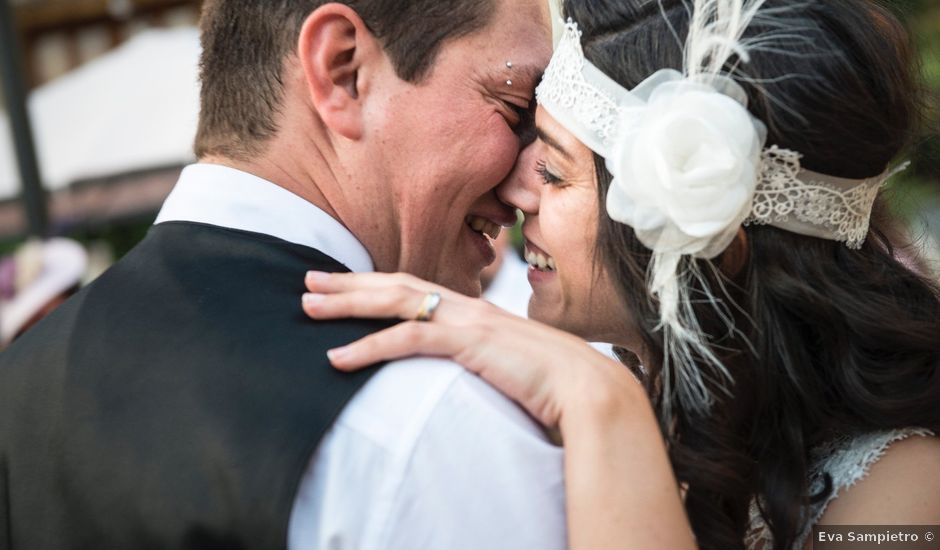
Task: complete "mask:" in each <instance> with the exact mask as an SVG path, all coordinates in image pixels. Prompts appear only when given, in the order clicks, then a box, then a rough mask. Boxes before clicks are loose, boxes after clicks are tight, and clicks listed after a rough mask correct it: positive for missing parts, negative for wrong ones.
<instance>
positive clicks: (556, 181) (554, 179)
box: [535, 160, 563, 185]
mask: <svg viewBox="0 0 940 550" xmlns="http://www.w3.org/2000/svg"><path fill="white" fill-rule="evenodd" d="M535 173H537V174H538V175H539V177H541V178H542V182H543V183H545V184H546V185H560V184H561V183H562V182H563V180H562V179H561V178H560V177H558V176H556V175H555V174H553V173H552V172H551V171H550V170H549V169H548V166H546V165H545V161H543V160H540V161H538V162H537V163H536V165H535Z"/></svg>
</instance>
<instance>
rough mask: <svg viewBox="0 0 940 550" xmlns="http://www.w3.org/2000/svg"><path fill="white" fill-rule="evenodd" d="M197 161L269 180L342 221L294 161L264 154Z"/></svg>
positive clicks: (309, 177) (209, 157)
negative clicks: (277, 158) (258, 156)
mask: <svg viewBox="0 0 940 550" xmlns="http://www.w3.org/2000/svg"><path fill="white" fill-rule="evenodd" d="M199 162H200V163H205V164H219V165H221V166H227V167H229V168H234V169H236V170H241V171H242V172H247V173H249V174H252V175H254V176H257V177H259V178H262V179H264V180H267V181H270V182H271V183H273V184H275V185H278V186H280V187H283V188H284V189H286V190H288V191H290V192H291V193H293V194H295V195H297V196H299V197H301V198H303V199H304V200H306V201H307V202H309V203H311V204H313V205H315V206H317V207H318V208H320V209H321V210H323V211H324V212H326V213H327V214H329V215H330V216H331V217H332V218H333V219H335V220H337V221H339V222H341V223H342V220H341V219H340V218H339V216H338V215H337V213H336V210H335V209H334V208H333V206H332V205H331V204H330V201H329V200H327V198H326V196H325V195H324V194H323V192H322V191H321V189H320V186H319V185H318V184H317V179H316V178H314V177H313V175H311V174H309V173H308V172H306V171H304V170H303V169H301V167H300V166H298V165H297V164H295V163H290V162H288V163H281V162H277V161H275V160H274V159H271V158H268V157H266V156H262V157H260V158H258V159H252V160H236V159H232V158H228V157H223V156H213V155H207V156H204V157H202V158H200V159H199Z"/></svg>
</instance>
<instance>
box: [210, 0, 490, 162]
mask: <svg viewBox="0 0 940 550" xmlns="http://www.w3.org/2000/svg"><path fill="white" fill-rule="evenodd" d="M328 1H329V0H206V1H205V3H204V4H203V10H202V19H201V22H200V26H201V30H202V48H203V51H202V58H201V61H200V79H201V81H202V91H201V113H200V116H199V130H198V132H197V134H196V143H195V153H196V156H197V157H200V158H202V157H204V156H206V155H221V156H224V157H228V158H235V159H240V160H246V159H249V158H251V157H252V156H255V155H257V154H259V153H261V152H262V151H263V147H264V144H265V141H266V140H267V139H268V138H270V137H272V136H273V135H274V134H275V133H276V132H277V124H276V120H275V119H276V115H277V113H278V111H279V109H280V107H281V102H282V95H283V82H282V79H281V73H282V70H283V67H284V62H285V60H286V59H287V57H288V55H290V54H292V53H294V52H295V49H296V47H297V40H298V36H299V34H300V29H301V27H302V26H303V23H304V21H305V20H306V19H307V16H309V15H310V13H311V12H313V11H314V10H315V9H317V8H318V7H320V6H321V5H324V4H326V3H328ZM338 1H339V3H341V4H345V5H348V6H350V7H351V8H353V9H354V10H356V12H357V13H358V14H359V16H360V17H362V20H363V21H364V22H365V24H366V25H367V26H368V28H369V30H370V31H371V32H372V33H373V34H374V35H375V36H376V37H377V38H378V39H379V40H380V41H381V43H382V45H383V46H384V48H385V51H386V53H387V54H388V55H389V57H390V59H391V61H392V63H393V64H394V66H395V71H396V73H397V74H398V76H399V77H400V78H402V79H403V80H406V81H409V82H419V81H420V80H421V79H422V78H424V77H425V76H426V75H427V74H428V72H429V71H430V69H431V67H432V66H433V64H434V60H435V58H436V56H437V53H438V52H439V51H440V49H441V47H442V45H443V44H444V43H445V42H446V41H448V40H450V39H453V38H458V37H461V36H466V35H469V34H472V33H473V32H475V31H477V30H479V29H482V28H484V27H486V25H487V24H488V23H489V20H490V18H491V16H492V12H493V9H492V4H493V3H494V0H338Z"/></svg>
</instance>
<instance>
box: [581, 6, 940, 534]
mask: <svg viewBox="0 0 940 550" xmlns="http://www.w3.org/2000/svg"><path fill="white" fill-rule="evenodd" d="M763 9H770V10H777V9H785V10H786V12H785V14H782V15H779V14H778V15H776V16H775V17H778V18H779V17H786V19H787V20H788V23H789V25H792V26H793V27H794V28H798V29H799V31H798V38H794V37H793V35H792V34H791V36H790V38H786V37H783V36H781V37H780V38H778V39H776V40H775V41H774V43H771V44H765V47H764V48H762V49H761V50H760V51H755V52H753V53H752V58H751V60H750V62H748V63H747V64H744V65H742V66H741V67H740V69H739V70H738V72H737V73H736V74H738V75H739V76H742V77H744V78H743V79H739V81H740V82H741V83H742V85H743V86H744V87H745V89H746V90H747V93H748V95H749V100H750V106H749V109H750V111H751V112H752V113H753V114H754V115H755V116H756V117H757V118H758V119H760V120H761V121H763V122H764V123H765V124H766V125H767V127H768V129H769V137H768V141H767V143H768V145H771V144H775V145H778V146H780V147H782V148H785V149H791V150H794V151H798V152H800V153H802V154H803V166H804V167H805V168H807V169H809V170H813V171H816V172H821V173H823V174H828V175H832V176H840V177H845V178H867V177H871V176H876V175H878V174H880V173H882V172H883V171H885V169H886V167H887V166H888V165H889V163H891V162H892V160H893V159H895V158H896V157H897V156H898V155H899V154H900V153H902V152H903V151H905V150H906V149H907V147H908V146H909V145H910V142H911V141H912V138H913V136H914V135H915V131H916V129H917V127H918V124H919V113H921V112H922V110H921V108H920V107H921V106H920V104H919V100H918V98H919V97H921V96H920V93H919V87H918V85H917V82H918V78H917V74H918V73H917V71H916V68H915V65H914V61H913V59H914V56H913V51H914V50H913V48H912V46H911V43H910V39H909V37H908V35H907V33H906V32H905V30H904V28H903V26H902V25H901V24H900V23H899V22H898V21H897V20H896V19H895V18H894V16H893V15H891V14H890V13H889V12H888V11H886V10H885V9H883V8H881V7H879V6H878V5H876V4H873V3H871V2H868V1H864V0H806V1H800V2H794V1H793V0H768V1H767V3H766V5H765V8H763ZM564 11H565V15H566V16H568V17H571V18H573V19H574V20H575V21H576V22H577V23H578V24H579V26H580V28H581V30H582V31H583V35H582V39H581V41H582V45H583V47H584V52H585V56H586V57H587V58H588V59H589V60H590V61H591V62H592V63H594V65H596V66H597V67H598V68H600V69H601V70H602V71H603V72H605V73H606V74H607V75H609V76H611V77H612V78H613V79H614V80H616V81H618V82H619V83H620V84H621V85H623V86H624V87H626V88H632V87H634V86H636V85H637V84H639V83H640V82H641V81H643V80H644V79H645V78H646V77H648V76H650V75H651V74H652V73H654V72H655V71H656V70H658V69H662V68H674V69H681V68H682V47H681V45H680V44H679V43H678V42H677V36H676V35H678V37H679V38H682V39H683V40H684V37H685V36H686V34H687V32H688V23H689V12H688V9H687V5H685V4H683V3H682V2H680V1H678V0H674V1H670V0H662V1H657V0H566V2H565V6H564ZM767 31H768V27H767V26H766V21H765V22H761V21H760V20H757V21H755V23H753V24H752V25H751V27H750V29H749V30H748V32H747V33H746V35H745V36H753V35H755V34H762V33H765V32H767ZM595 162H596V169H597V174H598V182H599V185H598V192H599V197H600V201H599V204H600V205H601V207H602V209H603V205H604V204H605V200H604V197H605V196H606V194H607V189H608V188H609V186H610V181H611V176H610V174H609V173H608V172H607V170H606V168H605V167H604V162H603V159H601V158H600V157H597V156H595ZM600 220H601V221H600V228H599V244H598V256H599V258H600V261H602V262H604V263H605V265H606V267H607V268H608V269H609V270H610V271H611V273H612V275H613V278H614V280H616V281H618V285H619V288H618V292H619V293H620V295H621V298H622V299H623V301H624V302H625V303H626V305H627V307H628V308H629V310H630V311H631V312H632V314H633V315H634V317H635V320H636V322H637V324H638V325H639V327H640V331H641V333H642V337H643V340H644V342H645V345H646V347H647V348H648V349H647V351H648V352H649V353H648V355H649V356H651V357H652V361H653V363H654V364H652V365H646V367H647V371H648V372H649V379H648V380H647V382H648V387H649V388H651V393H652V397H653V400H654V403H655V404H657V405H660V404H661V403H660V402H661V398H662V396H661V395H659V394H658V393H657V391H656V388H658V387H660V384H659V382H658V376H659V374H660V370H661V365H662V353H663V342H662V338H661V334H660V333H659V332H657V330H656V326H657V323H658V314H657V311H656V305H655V303H654V301H653V300H652V298H650V296H649V293H648V291H647V287H646V277H645V275H646V270H647V266H648V264H649V261H650V251H649V250H648V249H646V248H645V247H644V246H643V245H642V244H640V243H639V241H638V240H637V238H636V236H635V234H634V233H633V231H632V230H631V229H630V228H629V227H628V226H625V225H622V224H618V223H616V222H613V221H611V220H610V218H609V217H607V216H606V215H605V213H604V212H601V216H600ZM886 221H887V220H886V219H884V218H883V217H881V216H878V215H876V216H875V217H874V218H873V220H872V224H871V233H870V234H869V237H868V239H867V241H866V242H865V244H864V245H863V247H862V248H861V250H850V249H849V248H847V247H846V246H845V245H844V244H841V243H838V242H834V241H826V240H822V239H816V238H810V237H804V236H801V235H797V234H794V233H789V232H786V231H782V230H780V229H776V228H773V227H767V226H760V227H758V226H752V227H747V228H746V242H747V245H746V250H747V258H746V261H745V262H744V264H743V266H738V268H736V267H734V266H733V265H731V264H735V263H739V262H735V261H733V260H731V259H730V258H727V257H725V256H728V254H727V253H726V255H724V256H723V257H719V258H718V259H716V260H715V265H716V267H718V268H719V269H723V270H724V271H725V272H727V273H726V275H727V280H725V281H724V284H725V287H726V289H727V291H726V295H725V297H724V301H725V305H726V309H727V311H730V312H732V313H733V314H734V316H735V321H736V326H737V328H738V329H740V330H741V333H742V334H725V332H727V330H726V329H725V323H724V321H723V320H722V319H720V318H719V317H718V315H717V314H716V312H715V311H714V308H712V307H709V306H707V305H706V304H702V305H696V306H695V307H696V316H697V317H698V319H699V321H700V323H701V325H702V327H703V329H704V330H705V332H706V333H707V334H711V335H712V343H713V345H714V349H715V350H716V352H717V353H719V354H720V356H721V357H722V359H723V360H724V361H725V362H726V364H727V366H728V367H729V369H730V370H731V372H732V373H733V375H734V377H735V385H734V387H733V389H732V393H733V397H732V398H727V399H722V400H720V401H719V402H718V403H717V404H716V406H714V407H713V409H712V411H711V412H710V414H709V415H708V416H707V417H705V418H702V417H698V416H696V415H694V413H692V412H691V411H687V410H682V409H680V410H678V411H677V414H676V418H675V420H674V424H673V425H672V426H669V427H666V428H665V429H664V431H665V432H666V437H667V440H668V442H669V447H670V455H671V459H672V463H673V467H674V470H675V473H676V476H677V478H678V480H679V482H680V483H681V484H682V485H683V486H686V487H687V493H686V510H687V513H688V516H689V519H690V521H691V523H692V527H693V529H694V531H695V534H696V537H697V539H698V543H699V545H700V547H701V548H705V549H715V550H728V549H733V548H743V547H744V538H745V535H746V529H747V523H748V509H749V505H750V503H751V501H752V499H753V498H755V497H757V498H758V502H760V503H761V511H762V513H763V517H764V519H765V520H766V523H767V524H768V525H769V526H770V528H771V530H772V532H773V536H774V548H775V549H776V550H783V549H789V548H791V547H792V546H793V544H794V541H795V539H796V538H797V536H798V535H799V532H800V531H801V529H802V527H803V525H802V516H801V509H802V508H803V507H804V506H805V505H807V504H808V503H809V502H811V501H813V500H814V499H819V498H824V497H825V496H827V495H828V493H829V492H831V487H829V488H828V489H827V490H826V491H825V494H822V495H812V494H809V487H808V483H807V477H808V467H809V460H810V458H809V451H810V449H812V448H813V447H814V446H816V445H818V444H819V443H821V442H823V441H826V440H828V439H830V438H832V437H834V436H835V435H837V434H839V435H852V434H857V433H863V432H869V431H872V430H883V429H892V428H902V427H909V426H920V427H925V428H929V429H932V430H933V431H935V432H940V373H938V371H940V291H938V289H937V287H936V286H935V285H934V284H933V283H931V282H929V281H928V280H927V279H926V278H924V277H922V276H919V275H918V274H915V273H914V272H912V271H911V270H909V269H907V268H905V267H904V266H903V265H901V263H899V262H898V261H897V260H896V259H895V249H894V245H893V244H892V240H891V239H889V238H888V237H887V236H886V232H885V231H886V229H885V228H886V227H887V226H886V225H885V222H886ZM690 261H691V260H690ZM702 267H703V269H701V270H700V271H701V272H702V273H714V272H716V271H718V270H711V269H704V267H705V266H702ZM712 279H713V278H712ZM710 284H711V288H719V282H718V281H716V280H714V279H713V280H712V281H711V282H710ZM714 394H715V395H716V396H720V395H721V393H720V392H719V391H718V390H715V392H714Z"/></svg>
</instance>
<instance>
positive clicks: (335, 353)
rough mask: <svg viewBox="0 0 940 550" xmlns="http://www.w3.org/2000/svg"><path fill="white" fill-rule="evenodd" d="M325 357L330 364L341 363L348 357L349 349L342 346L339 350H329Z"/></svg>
mask: <svg viewBox="0 0 940 550" xmlns="http://www.w3.org/2000/svg"><path fill="white" fill-rule="evenodd" d="M326 356H327V357H329V358H330V362H332V363H335V362H337V361H341V360H343V359H345V358H346V357H348V356H349V347H348V346H343V347H341V348H335V349H331V350H329V351H328V352H326Z"/></svg>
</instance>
